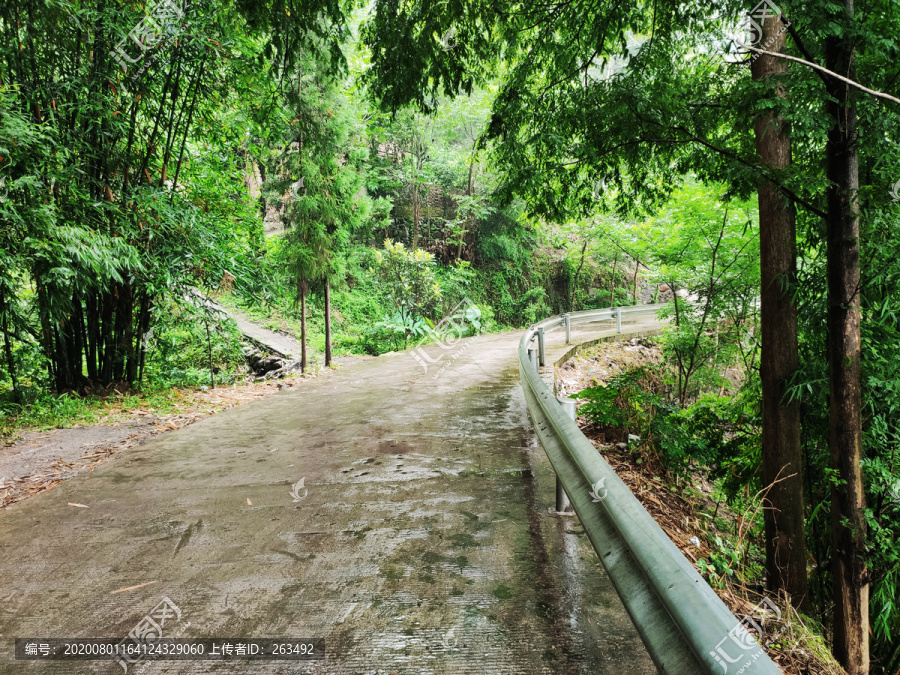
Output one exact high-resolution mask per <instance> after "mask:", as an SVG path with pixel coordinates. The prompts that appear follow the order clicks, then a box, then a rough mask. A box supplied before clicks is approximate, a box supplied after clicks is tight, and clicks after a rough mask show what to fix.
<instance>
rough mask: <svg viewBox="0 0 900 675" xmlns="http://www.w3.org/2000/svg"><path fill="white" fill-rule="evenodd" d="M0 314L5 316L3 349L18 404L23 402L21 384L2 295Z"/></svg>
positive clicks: (4, 300) (0, 294)
mask: <svg viewBox="0 0 900 675" xmlns="http://www.w3.org/2000/svg"><path fill="white" fill-rule="evenodd" d="M0 314H2V316H3V348H4V351H5V352H6V365H7V368H8V369H9V379H10V381H11V382H12V390H13V400H14V401H15V402H17V403H20V402H21V400H22V399H21V395H20V393H19V382H18V380H17V379H16V361H15V359H14V358H13V353H12V344H10V341H9V314H8V307H7V304H6V297H5V295H4V294H2V293H0Z"/></svg>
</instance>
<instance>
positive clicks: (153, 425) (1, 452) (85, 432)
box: [0, 371, 330, 508]
mask: <svg viewBox="0 0 900 675" xmlns="http://www.w3.org/2000/svg"><path fill="white" fill-rule="evenodd" d="M329 372H330V371H320V374H319V375H318V376H323V375H324V376H327V375H328V373H329ZM311 377H313V376H311V375H306V376H302V375H301V376H296V377H290V378H286V379H283V380H279V381H277V382H264V383H254V384H244V385H240V386H231V387H228V386H223V387H218V388H216V389H213V390H210V391H193V390H183V391H182V392H181V393H182V394H183V396H182V399H181V401H182V402H181V404H180V405H179V408H180V409H179V411H178V412H177V413H173V414H169V415H156V414H154V413H153V412H152V411H149V410H141V409H137V410H133V411H131V412H130V413H128V414H127V415H128V417H127V418H126V419H124V420H121V419H120V420H117V421H114V422H108V423H100V424H95V425H91V426H85V427H79V426H76V427H73V428H69V429H51V430H49V431H28V432H25V433H23V434H22V435H21V437H20V438H19V439H18V440H17V441H16V442H15V443H12V444H9V445H3V446H0V508H4V507H7V506H9V505H11V504H15V503H16V502H19V501H22V500H23V499H26V498H28V497H30V496H32V495H35V494H38V493H39V492H43V491H44V490H49V489H50V488H52V487H54V486H55V485H58V484H59V483H60V482H62V481H63V480H65V479H66V478H71V477H72V476H77V475H78V474H80V473H84V472H85V471H92V470H93V468H94V467H95V466H96V465H97V464H99V463H100V462H102V461H103V460H105V459H107V458H109V457H110V456H112V455H114V454H115V453H117V452H120V451H122V450H127V449H128V448H132V447H134V446H136V445H139V444H141V443H144V442H145V441H147V440H148V439H149V438H152V437H153V436H157V435H159V434H163V433H167V432H169V431H174V430H176V429H181V428H182V427H185V426H187V425H188V424H192V423H193V422H196V421H197V420H200V419H203V418H204V417H209V416H210V415H215V414H216V413H218V412H221V411H223V410H228V409H230V408H233V407H235V406H237V405H241V404H242V403H247V402H248V401H254V400H256V399H257V398H260V397H262V396H267V395H269V394H274V393H276V392H278V391H280V390H281V389H285V388H290V387H294V386H297V385H299V384H302V383H303V382H304V381H305V380H307V379H310V378H311Z"/></svg>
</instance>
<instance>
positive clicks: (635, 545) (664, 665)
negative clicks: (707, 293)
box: [519, 305, 781, 675]
mask: <svg viewBox="0 0 900 675" xmlns="http://www.w3.org/2000/svg"><path fill="white" fill-rule="evenodd" d="M663 306H664V305H639V306H634V307H622V308H609V309H601V310H590V311H586V312H573V313H570V314H565V315H562V316H553V317H550V318H549V319H545V320H544V321H541V322H539V323H537V324H535V325H533V326H532V327H531V328H529V329H528V331H526V333H525V334H524V335H523V336H522V339H521V341H520V342H519V376H520V378H521V381H522V388H523V389H524V391H525V399H526V401H527V403H528V410H529V413H530V414H531V418H532V420H533V422H534V426H535V429H536V431H537V435H538V438H539V440H540V442H541V445H542V446H543V448H544V450H545V452H546V453H547V456H548V458H549V459H550V463H551V464H552V465H553V469H554V471H556V475H557V509H558V510H560V511H562V510H563V509H564V508H565V507H566V503H565V502H566V501H570V502H571V505H572V507H573V508H574V510H575V513H576V514H577V515H578V517H579V519H580V520H581V523H582V525H583V526H584V530H585V532H586V533H587V535H588V538H589V539H590V541H591V544H592V545H593V546H594V550H595V551H596V552H597V555H598V556H599V558H600V561H601V563H602V564H603V567H604V568H605V569H606V572H607V574H608V576H609V578H610V580H611V581H612V582H613V586H614V587H615V589H616V592H617V593H618V594H619V597H620V598H621V599H622V602H623V603H624V605H625V608H626V610H627V611H628V614H629V615H630V616H631V619H632V621H633V622H634V625H635V627H636V628H637V630H638V633H639V634H640V636H641V639H642V640H643V642H644V645H645V646H646V647H647V651H648V652H649V653H650V656H651V658H652V659H653V661H654V663H655V664H656V667H657V668H658V669H659V671H660V672H663V673H677V674H679V675H681V674H682V673H684V674H689V675H697V674H698V673H709V674H713V673H715V674H716V675H746V674H747V673H752V674H753V675H770V674H772V675H774V674H776V673H780V672H781V671H780V670H779V668H778V667H777V666H776V665H775V663H774V662H773V661H772V660H771V659H769V657H768V656H767V655H766V653H765V651H764V650H763V648H762V647H761V646H760V645H759V643H758V642H756V640H754V639H753V636H752V635H751V633H749V632H748V631H747V628H745V626H744V624H743V623H742V621H741V620H739V619H738V618H737V617H735V616H734V614H732V613H731V611H730V610H729V609H728V608H727V607H726V606H725V604H724V603H723V602H722V601H721V600H720V599H719V597H718V596H717V595H716V594H715V592H714V591H713V590H712V588H710V586H709V584H707V583H706V581H705V580H704V579H703V577H701V576H700V573H699V572H698V571H697V570H696V568H695V567H694V565H693V563H691V562H690V561H689V560H688V559H687V558H685V557H684V555H683V554H682V553H681V551H679V550H678V548H677V547H676V546H675V544H674V543H672V540H671V539H669V537H668V536H667V535H666V533H665V532H664V531H663V530H662V528H661V527H660V526H659V525H658V524H657V522H656V521H655V520H654V519H653V517H652V516H651V515H650V514H649V513H647V511H646V510H644V507H643V506H642V505H641V503H640V502H639V501H638V500H637V499H636V498H635V496H634V495H633V494H632V493H631V490H629V489H628V487H627V486H626V485H625V483H623V482H622V480H621V479H620V478H619V477H618V476H617V475H616V472H615V471H613V470H612V468H610V466H609V464H607V463H606V460H604V459H603V456H602V455H601V454H600V453H599V452H598V451H597V449H596V448H595V447H594V446H593V445H592V444H591V442H590V441H589V440H588V439H587V438H586V437H585V436H584V434H582V433H581V430H580V429H579V428H578V426H577V425H576V424H575V422H574V419H573V417H574V414H573V413H574V410H571V412H570V413H567V412H566V410H565V408H564V407H563V405H562V404H561V403H560V402H559V401H557V400H556V398H555V396H554V395H553V393H552V392H551V391H550V389H549V388H548V387H547V385H546V384H545V383H544V381H543V380H542V379H541V376H540V374H539V373H538V368H537V367H538V364H540V365H544V364H545V362H546V358H545V354H544V334H545V333H546V332H549V331H552V330H557V329H559V328H565V329H566V342H567V343H568V342H570V338H571V326H572V325H574V324H581V323H588V322H593V321H604V320H609V319H616V326H617V332H619V333H621V332H622V326H621V320H622V316H623V315H627V314H634V313H640V312H646V311H647V310H650V309H659V308H661V307H663ZM535 338H537V340H538V345H537V348H536V349H534V348H532V347H531V343H532V342H533V341H534V340H535ZM570 415H571V416H570ZM563 490H564V492H563ZM566 496H568V500H566V499H565V497H566Z"/></svg>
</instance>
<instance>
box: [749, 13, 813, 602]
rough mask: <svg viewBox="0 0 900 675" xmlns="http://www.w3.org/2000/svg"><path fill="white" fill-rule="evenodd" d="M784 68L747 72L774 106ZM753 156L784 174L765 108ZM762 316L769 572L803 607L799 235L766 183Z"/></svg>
mask: <svg viewBox="0 0 900 675" xmlns="http://www.w3.org/2000/svg"><path fill="white" fill-rule="evenodd" d="M762 29H763V30H762V38H763V44H766V45H768V46H769V49H768V51H772V52H778V53H780V52H783V51H784V47H785V42H786V37H787V33H786V31H785V30H784V27H783V24H782V22H781V21H780V20H779V17H778V16H776V15H775V14H774V13H770V14H768V15H767V16H766V17H765V19H764V21H763V25H762ZM787 67H788V66H787V62H786V61H783V60H780V59H778V58H776V57H774V56H769V55H760V56H758V57H756V58H755V59H754V60H753V62H752V65H751V69H752V71H753V79H754V80H757V81H762V82H766V83H768V84H770V85H771V87H772V89H771V96H770V98H771V100H772V101H773V103H775V104H777V102H778V100H779V99H783V98H785V96H786V92H785V88H784V84H783V83H782V82H781V81H780V79H779V76H780V75H783V74H784V73H786V72H787ZM756 152H757V154H758V156H759V161H760V163H761V164H762V166H764V167H766V169H769V170H776V171H783V170H784V169H786V168H787V167H788V166H789V165H790V163H791V137H790V131H789V127H788V124H787V122H786V121H785V119H784V118H783V117H782V116H781V115H780V114H779V113H778V112H777V109H776V108H773V107H766V108H763V110H762V111H761V112H760V113H759V114H758V115H757V118H756ZM757 192H758V200H759V246H760V281H761V292H760V315H761V323H762V354H761V358H760V367H759V374H760V380H761V383H762V414H763V420H762V481H763V486H764V489H765V491H766V492H765V501H766V507H765V509H764V520H765V533H766V534H765V536H766V569H767V572H768V585H769V588H770V590H772V591H775V592H776V593H777V592H778V591H782V590H783V591H786V592H787V593H788V594H789V595H790V596H791V598H792V600H793V602H794V603H795V604H796V605H797V606H800V607H804V608H805V605H806V596H807V590H808V586H807V572H806V563H807V559H806V534H805V532H804V509H803V457H802V453H801V450H800V402H799V400H797V399H796V398H792V397H789V396H787V384H788V382H789V381H790V379H791V378H792V377H793V376H794V375H795V374H796V372H797V370H798V368H799V365H800V358H799V352H798V336H797V306H796V304H795V302H794V296H795V286H796V276H797V254H796V250H797V235H796V225H795V220H794V219H795V213H794V205H793V203H792V202H791V201H790V199H788V198H787V196H786V195H785V194H784V192H782V190H780V189H779V186H778V185H776V184H774V183H773V182H772V181H771V180H769V179H767V178H766V177H764V176H763V177H760V179H759V187H758V188H757Z"/></svg>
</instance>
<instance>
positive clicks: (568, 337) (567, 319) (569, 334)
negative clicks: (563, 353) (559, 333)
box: [563, 312, 572, 344]
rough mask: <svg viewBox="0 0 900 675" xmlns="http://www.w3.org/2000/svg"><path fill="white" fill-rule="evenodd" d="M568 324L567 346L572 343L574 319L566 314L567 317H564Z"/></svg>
mask: <svg viewBox="0 0 900 675" xmlns="http://www.w3.org/2000/svg"><path fill="white" fill-rule="evenodd" d="M563 319H564V320H565V322H566V344H569V343H570V342H572V317H571V316H570V315H569V313H568V312H566V315H565V316H564V317H563Z"/></svg>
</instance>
